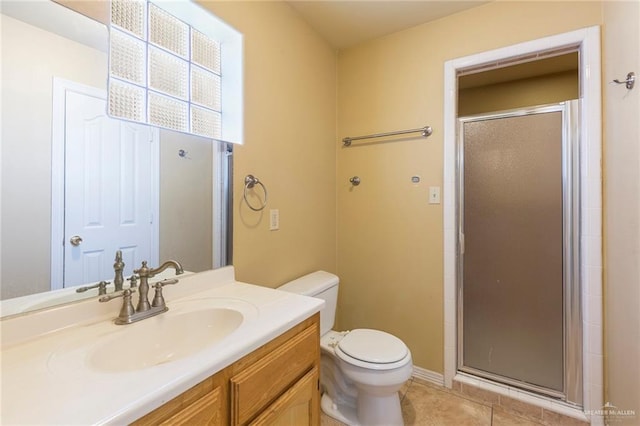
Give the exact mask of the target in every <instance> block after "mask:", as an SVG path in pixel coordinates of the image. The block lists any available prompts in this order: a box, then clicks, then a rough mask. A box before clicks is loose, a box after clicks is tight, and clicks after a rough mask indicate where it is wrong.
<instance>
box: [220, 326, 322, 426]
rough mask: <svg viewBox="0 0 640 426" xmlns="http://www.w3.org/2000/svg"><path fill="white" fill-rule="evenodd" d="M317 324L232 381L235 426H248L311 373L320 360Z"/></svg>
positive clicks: (237, 375)
mask: <svg viewBox="0 0 640 426" xmlns="http://www.w3.org/2000/svg"><path fill="white" fill-rule="evenodd" d="M318 335H319V332H318V325H317V323H314V324H313V325H311V326H310V327H308V328H306V329H305V330H303V331H302V332H300V333H299V334H297V335H296V336H294V337H293V338H292V339H290V340H288V341H287V342H285V343H284V344H283V345H282V346H280V347H279V348H277V349H275V350H273V351H272V352H270V353H268V354H267V355H266V356H264V357H263V358H262V359H260V360H259V361H258V362H256V363H255V364H253V365H250V366H249V367H247V368H246V369H245V370H243V371H242V372H240V373H238V374H236V375H235V376H233V377H232V378H231V423H232V424H233V425H241V424H246V423H247V422H248V421H250V420H251V419H252V417H254V416H255V415H256V414H257V413H259V412H260V411H261V410H263V409H264V408H266V407H267V406H268V405H269V404H271V403H272V402H273V401H275V400H276V399H277V398H278V397H279V396H280V395H281V394H283V393H284V392H285V391H286V390H287V389H288V388H289V387H291V386H292V385H293V384H294V383H295V382H296V381H298V379H300V378H301V377H302V376H303V375H304V374H305V373H307V372H308V371H309V370H310V369H311V368H312V367H313V366H314V364H315V363H316V362H317V360H318V358H319V356H320V345H319V341H318Z"/></svg>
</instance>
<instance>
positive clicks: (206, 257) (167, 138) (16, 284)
mask: <svg viewBox="0 0 640 426" xmlns="http://www.w3.org/2000/svg"><path fill="white" fill-rule="evenodd" d="M69 4H70V5H71V6H72V7H73V8H74V9H76V10H78V9H80V10H83V12H84V13H88V14H89V15H91V16H93V18H95V19H92V18H89V17H87V16H84V15H82V14H80V13H79V12H77V11H75V10H71V9H69V8H67V7H65V6H62V5H60V4H58V3H55V2H52V1H44V0H43V1H35V2H24V1H3V2H2V4H1V9H0V12H1V13H2V25H1V27H2V37H1V40H2V62H3V70H2V71H3V72H2V74H3V75H2V80H3V81H2V105H3V108H2V129H1V130H2V154H1V157H0V160H1V162H2V169H1V170H2V178H1V180H0V184H1V191H2V192H1V196H2V203H1V208H2V212H1V215H0V218H1V220H2V222H1V226H2V229H1V233H0V235H1V244H2V247H1V251H0V254H1V268H0V272H1V276H0V299H1V300H2V303H3V306H2V312H0V314H2V315H3V316H4V315H7V314H14V313H16V311H15V310H10V309H5V308H6V306H7V305H8V304H7V303H6V302H7V301H8V300H11V301H12V300H16V299H17V298H21V299H24V298H25V296H28V295H33V294H38V295H40V294H42V293H45V292H50V291H51V289H52V282H53V281H55V280H56V278H55V277H54V275H56V274H57V273H58V272H59V269H60V267H62V266H60V267H58V266H57V265H58V262H63V260H62V259H63V258H64V254H63V255H62V256H61V257H60V259H59V260H58V259H56V254H55V253H54V251H55V249H54V248H53V247H55V246H56V244H52V238H53V240H54V241H56V238H58V237H60V238H61V239H62V238H65V239H68V238H66V235H65V236H64V237H63V236H62V235H63V233H58V234H56V229H58V228H60V227H62V228H64V223H65V222H64V220H65V219H64V217H65V210H66V211H69V210H71V208H70V207H68V205H67V207H66V208H65V200H64V191H62V192H61V191H58V194H57V195H56V190H55V187H56V185H57V181H58V180H62V182H63V183H64V180H65V179H68V175H69V176H70V173H71V172H70V171H69V166H70V164H65V161H66V163H71V162H70V161H69V160H68V158H67V160H65V157H64V153H63V154H62V156H61V154H60V153H59V152H58V151H59V150H60V145H59V144H58V146H57V147H56V144H55V142H53V139H54V138H55V135H54V133H55V132H56V128H57V129H59V128H60V127H62V128H64V126H65V123H66V122H65V121H64V116H63V118H62V120H63V121H62V124H60V122H59V120H60V117H59V114H57V113H56V102H57V101H56V99H55V98H54V92H55V90H56V87H57V85H58V86H59V84H60V82H62V84H63V85H65V84H70V85H72V87H78V88H80V89H79V90H80V91H82V90H85V89H86V90H87V91H88V93H96V92H95V91H98V92H100V91H102V92H106V81H107V78H106V77H107V44H108V31H107V28H106V26H105V25H104V24H103V23H102V22H98V21H103V22H104V17H105V15H104V14H105V13H108V10H105V8H104V7H103V6H104V5H108V2H75V1H74V2H70V3H69ZM83 8H88V9H86V11H85V10H84V9H83ZM100 14H103V15H102V18H101V17H100ZM96 19H97V20H96ZM64 93H66V92H64ZM58 101H59V99H58ZM63 105H64V103H63ZM63 108H64V107H63ZM56 120H58V121H56ZM109 120H113V119H109ZM67 125H68V124H67ZM149 129H150V130H149ZM135 131H137V130H135ZM147 131H148V132H149V133H150V134H152V135H153V136H154V138H156V139H155V140H156V141H158V144H157V145H158V146H159V148H158V149H157V150H156V151H155V152H156V154H155V159H154V160H153V161H154V162H153V164H151V170H152V171H153V170H156V174H157V181H156V183H155V184H152V186H153V185H155V186H154V188H156V190H157V193H156V195H155V201H154V202H155V203H156V205H157V208H156V210H155V211H157V216H153V215H152V217H150V221H153V222H154V223H156V224H157V225H156V227H157V233H156V239H157V240H156V241H155V246H154V247H155V249H156V251H155V254H152V255H150V256H149V259H148V260H149V261H150V264H153V262H157V261H163V260H166V259H168V258H175V259H177V260H179V261H180V262H182V264H183V267H184V268H185V270H188V271H192V272H198V271H202V270H206V269H211V268H214V267H219V266H224V265H226V264H228V263H230V262H229V259H230V249H229V248H228V247H227V243H228V241H229V238H228V232H229V230H228V226H229V221H227V220H226V218H227V217H228V211H229V200H230V197H229V193H230V179H229V176H230V172H231V158H232V157H231V148H230V146H228V145H227V144H223V143H220V142H217V141H212V140H210V139H205V138H199V137H196V136H191V135H185V134H181V133H177V132H172V131H167V130H158V129H151V128H147ZM62 148H63V150H64V143H63V144H62ZM139 156H140V155H139ZM142 157H143V156H142ZM131 161H138V159H135V158H134V159H132V160H131ZM78 163H80V162H78ZM75 165H76V166H78V164H75ZM82 167H96V165H95V164H93V165H88V164H86V162H85V163H82ZM100 167H102V166H100ZM104 167H105V168H106V169H113V170H111V171H112V173H110V174H109V176H111V178H112V179H113V180H115V181H118V182H120V183H124V184H126V182H127V181H128V180H129V179H130V178H131V177H130V176H129V175H127V174H126V170H124V169H123V168H122V167H121V166H119V165H114V166H113V167H110V166H104ZM76 168H77V167H76ZM72 179H73V178H72ZM61 218H62V219H61ZM61 224H62V225H61ZM63 232H64V231H63ZM57 235H58V236H57ZM52 236H53V237H52ZM67 242H68V241H67ZM114 255H115V253H114V254H113V255H111V256H114ZM112 258H113V257H112ZM145 260H147V259H145ZM125 263H128V264H127V265H126V266H125V271H124V273H125V276H128V275H130V274H131V271H132V270H133V269H134V268H139V267H140V265H139V264H132V263H133V262H125ZM136 263H137V262H136ZM153 266H157V265H153ZM105 278H106V279H110V280H112V277H111V278H109V277H105ZM56 285H57V286H58V287H62V286H64V287H69V286H68V285H64V284H61V283H58V284H54V287H55V286H56ZM74 285H78V284H77V283H74ZM111 288H112V287H111ZM59 291H60V290H56V294H57V293H59ZM109 291H113V290H109ZM87 296H90V297H93V296H97V290H92V291H88V292H84V293H77V294H76V293H75V291H73V290H71V291H67V292H66V293H65V295H64V296H61V297H57V296H56V297H55V298H52V300H53V303H51V302H50V301H49V302H48V303H46V304H44V303H40V302H38V303H32V304H30V305H29V304H27V305H29V306H31V307H28V308H25V309H27V310H28V309H39V308H42V307H45V306H48V305H52V304H53V305H55V304H56V303H57V302H56V301H59V303H68V302H70V301H73V300H76V299H77V298H82V297H87ZM34 300H35V299H34ZM38 300H44V296H43V297H42V298H40V299H38ZM27 305H25V306H27ZM25 309H23V308H21V311H24V310H25Z"/></svg>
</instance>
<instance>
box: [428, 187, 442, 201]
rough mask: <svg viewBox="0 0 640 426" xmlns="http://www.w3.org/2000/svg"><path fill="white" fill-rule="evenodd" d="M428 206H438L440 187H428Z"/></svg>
mask: <svg viewBox="0 0 640 426" xmlns="http://www.w3.org/2000/svg"><path fill="white" fill-rule="evenodd" d="M429 204H440V187H439V186H430V187H429Z"/></svg>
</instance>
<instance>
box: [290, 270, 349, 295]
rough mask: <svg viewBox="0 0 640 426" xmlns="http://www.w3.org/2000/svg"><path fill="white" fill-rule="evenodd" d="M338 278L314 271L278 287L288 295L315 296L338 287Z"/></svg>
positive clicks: (327, 273) (330, 274)
mask: <svg viewBox="0 0 640 426" xmlns="http://www.w3.org/2000/svg"><path fill="white" fill-rule="evenodd" d="M338 281H339V279H338V277H337V276H336V275H334V274H332V273H330V272H325V271H316V272H312V273H310V274H307V275H305V276H302V277H300V278H297V279H295V280H293V281H289V282H288V283H286V284H283V285H282V286H280V287H278V289H279V290H284V291H288V292H289V293H296V294H302V295H303V296H315V295H317V294H319V293H321V292H323V291H325V290H327V289H329V288H331V287H333V286H336V285H338Z"/></svg>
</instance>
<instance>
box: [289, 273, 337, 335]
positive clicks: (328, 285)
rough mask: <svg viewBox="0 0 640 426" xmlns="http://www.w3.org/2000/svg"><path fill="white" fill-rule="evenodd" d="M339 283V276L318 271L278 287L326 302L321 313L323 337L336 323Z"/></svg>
mask: <svg viewBox="0 0 640 426" xmlns="http://www.w3.org/2000/svg"><path fill="white" fill-rule="evenodd" d="M338 282H339V279H338V277H337V276H335V275H333V274H331V273H329V272H325V271H316V272H312V273H310V274H308V275H305V276H303V277H300V278H297V279H295V280H293V281H289V282H288V283H285V284H283V285H282V286H280V287H278V290H283V291H288V292H289V293H296V294H301V295H303V296H310V297H317V298H318V299H322V300H324V303H325V305H324V308H322V310H321V311H320V335H321V336H323V335H324V334H325V333H327V332H328V331H330V330H331V329H332V328H333V324H334V323H335V318H336V306H337V304H338Z"/></svg>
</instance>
